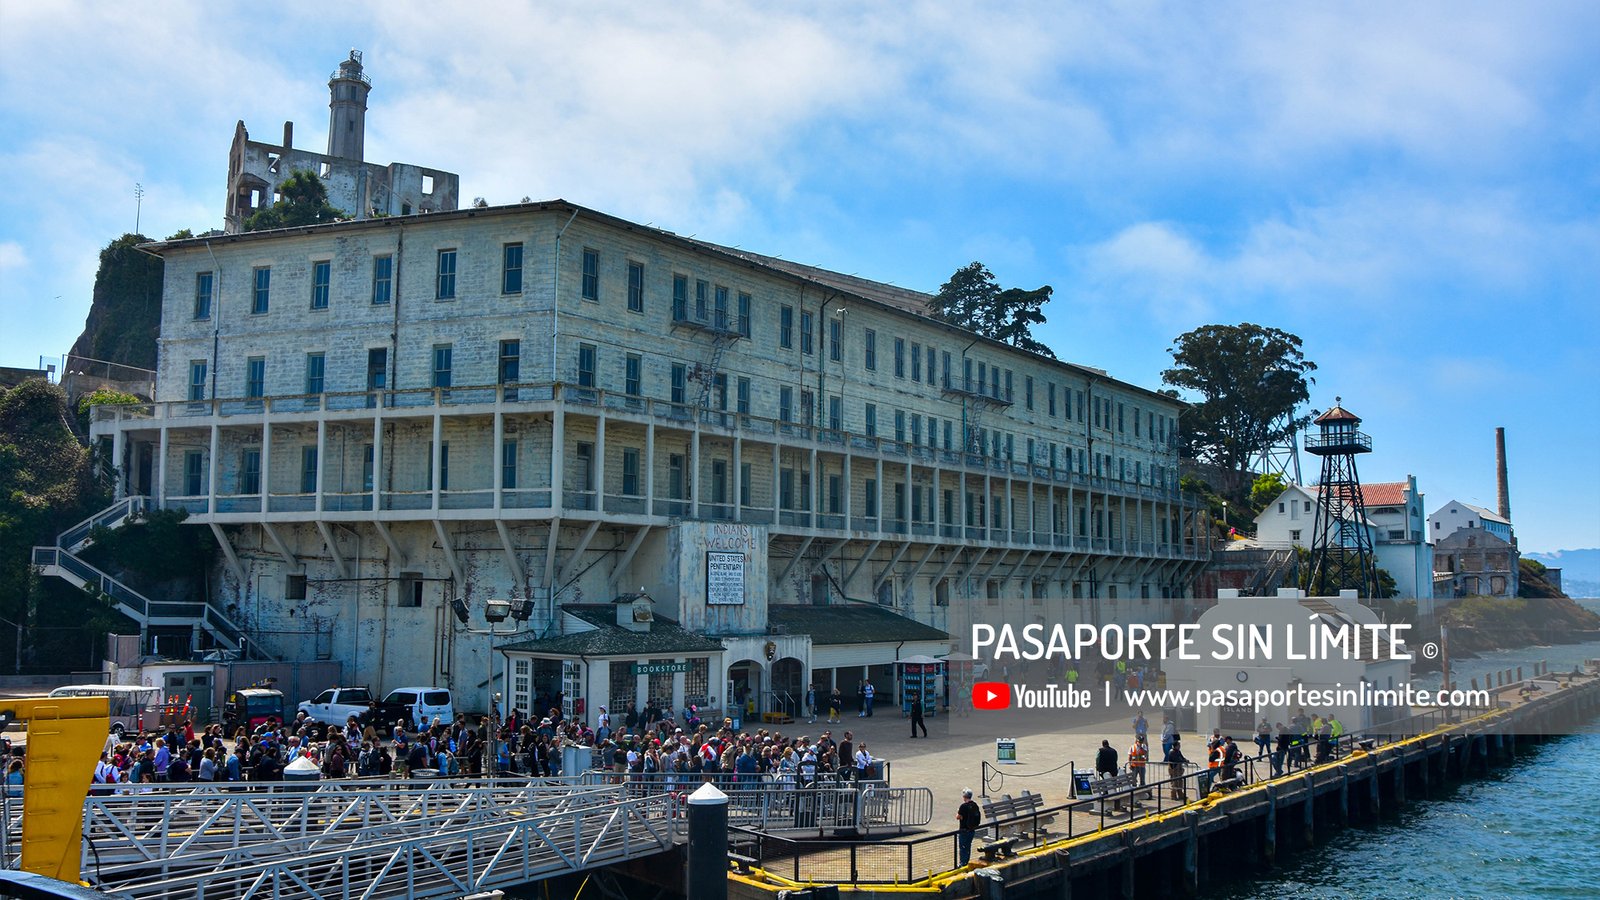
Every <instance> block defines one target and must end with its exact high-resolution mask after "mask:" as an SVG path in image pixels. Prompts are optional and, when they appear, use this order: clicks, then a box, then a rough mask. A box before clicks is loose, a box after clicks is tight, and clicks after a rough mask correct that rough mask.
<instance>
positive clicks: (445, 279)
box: [194, 243, 1171, 442]
mask: <svg viewBox="0 0 1600 900" xmlns="http://www.w3.org/2000/svg"><path fill="white" fill-rule="evenodd" d="M522 252H523V245H522V244H521V243H507V244H504V245H502V247H501V290H502V292H503V293H506V294H515V293H520V292H521V291H522ZM456 254H457V251H456V250H455V249H453V248H452V249H443V250H439V251H437V263H436V271H435V279H434V296H435V298H436V299H439V300H450V299H454V298H455V296H456V262H457V258H456ZM627 266H628V281H627V306H628V309H629V310H630V311H632V312H643V311H644V298H645V271H644V264H643V263H639V262H635V261H632V260H630V261H628V264H627ZM311 267H312V268H311V308H312V309H326V308H328V305H329V290H330V278H331V270H332V263H331V261H329V260H317V261H314V262H312V264H311ZM582 272H583V275H582V281H581V287H580V292H581V296H582V297H583V299H585V300H589V301H593V302H599V301H600V252H599V251H598V250H594V249H592V248H588V247H585V248H584V249H583V251H582ZM690 282H691V279H690V277H689V276H688V275H684V274H680V273H673V276H672V317H673V321H675V322H685V321H695V322H700V323H704V324H708V325H712V326H713V327H716V328H719V329H722V330H726V331H731V332H737V333H738V334H740V335H742V336H744V337H747V338H748V337H750V336H751V306H752V303H753V300H752V298H751V295H750V294H748V293H745V292H739V293H738V295H737V298H736V299H735V300H734V301H733V302H735V303H736V306H735V307H734V308H732V309H730V291H729V289H728V288H727V287H726V286H725V285H720V284H713V283H711V282H708V281H706V280H704V279H693V308H692V313H693V315H692V318H691V307H690V303H691V300H690ZM271 283H272V269H271V267H270V266H261V267H257V268H256V269H254V270H253V293H252V302H251V312H252V314H256V315H263V314H265V313H266V312H267V311H268V309H269V306H270V297H271ZM393 284H394V257H393V256H392V255H389V254H381V255H378V256H374V257H373V261H372V292H371V302H372V303H373V304H374V305H384V304H388V303H390V302H391V300H392V299H393ZM214 285H215V280H214V276H213V273H211V272H201V273H198V274H197V275H196V276H195V301H194V310H195V318H196V319H207V318H210V316H211V306H212V296H213V290H214ZM778 313H779V315H778V346H779V347H780V348H782V349H793V348H794V346H795V340H794V330H795V319H796V315H795V308H794V307H793V306H789V305H782V306H780V307H779V310H778ZM799 331H800V342H799V346H800V352H801V353H802V354H806V355H811V354H813V353H814V351H815V346H814V343H813V334H814V333H815V327H814V321H813V316H812V314H811V313H810V312H806V311H804V310H802V311H800V313H799ZM818 334H819V338H820V337H821V336H820V333H818ZM825 341H826V345H827V353H828V357H829V359H831V360H833V361H835V362H840V363H843V362H845V359H844V356H845V354H844V349H843V345H844V323H843V321H842V320H841V319H839V318H833V319H829V320H828V333H827V335H826V336H825ZM584 347H587V348H588V349H587V351H585V350H584V349H583V347H580V350H579V353H580V357H581V356H582V354H584V353H585V352H587V353H588V357H589V360H588V363H589V364H588V365H587V366H585V365H582V364H581V360H580V366H579V378H580V383H583V384H585V385H586V386H592V385H593V374H594V348H593V347H592V346H590V345H584ZM893 355H894V375H895V377H896V378H901V379H904V378H906V377H907V375H908V374H909V376H910V380H911V381H912V382H914V383H924V382H925V383H926V384H927V385H928V386H929V387H938V388H940V389H942V390H957V391H964V392H966V393H977V394H983V395H986V396H988V397H990V398H991V399H994V400H1004V401H1005V402H1007V403H1012V402H1015V396H1014V391H1013V388H1014V381H1015V375H1014V373H1013V372H1012V370H1010V369H1002V368H1001V367H1000V366H998V365H994V366H991V365H990V364H988V363H987V362H985V361H982V360H974V359H971V358H966V357H963V358H962V360H961V365H962V372H961V377H960V380H959V381H953V380H952V362H953V360H952V354H951V352H950V351H948V350H945V351H939V350H937V349H936V348H935V347H934V346H932V345H931V344H930V345H927V346H926V347H924V346H923V345H922V344H921V343H920V342H917V341H908V340H907V339H906V338H904V337H896V338H894V344H893ZM862 365H863V367H864V368H865V369H866V370H867V371H876V370H877V368H878V340H877V331H876V330H875V329H871V328H866V329H863V345H862ZM936 368H937V369H938V370H939V371H937V372H936ZM434 369H435V373H436V377H435V381H434V385H435V386H436V387H447V386H449V383H448V380H446V381H445V382H443V383H441V382H440V381H439V380H438V375H437V373H438V372H439V371H440V366H439V365H437V360H436V365H435V367H434ZM445 369H448V366H446V367H445ZM586 374H587V378H588V379H589V380H588V381H587V382H584V381H583V379H584V378H585V377H586ZM446 377H447V378H448V376H446ZM369 386H371V385H369ZM318 390H320V388H319V389H318ZM308 392H311V391H309V389H308ZM1057 394H1058V385H1057V384H1056V383H1054V382H1046V384H1045V391H1044V395H1045V401H1046V410H1047V412H1048V414H1049V415H1050V416H1051V417H1052V418H1054V417H1056V415H1057V409H1058V403H1057ZM1059 394H1060V404H1059V408H1060V410H1061V415H1062V417H1063V418H1065V419H1066V420H1069V421H1070V420H1073V419H1074V418H1076V420H1077V421H1078V422H1080V423H1082V422H1084V420H1085V418H1086V417H1087V418H1088V419H1089V420H1090V422H1091V423H1092V424H1093V425H1094V427H1096V428H1102V429H1106V430H1113V429H1114V430H1115V431H1116V432H1117V433H1119V434H1126V433H1127V431H1128V418H1129V417H1128V415H1127V413H1128V409H1127V406H1126V404H1125V403H1123V402H1122V401H1116V400H1113V398H1111V397H1102V396H1091V397H1089V398H1088V400H1089V402H1088V403H1087V404H1086V403H1085V397H1084V391H1082V390H1076V391H1075V390H1073V389H1072V388H1069V387H1067V386H1065V385H1061V386H1059ZM251 396H254V395H251ZM1074 396H1076V400H1077V403H1076V416H1074V403H1073V401H1074ZM680 402H681V401H680ZM1023 403H1024V405H1025V407H1026V408H1027V409H1028V410H1030V411H1031V410H1033V409H1035V390H1034V378H1033V376H1031V375H1028V376H1025V377H1024V378H1023ZM1086 409H1087V410H1089V412H1088V413H1087V414H1086ZM1132 420H1133V421H1132V426H1133V429H1132V430H1133V434H1134V437H1136V438H1137V437H1143V436H1145V435H1146V434H1148V435H1149V437H1150V438H1152V439H1154V440H1157V441H1161V442H1166V441H1167V440H1168V433H1169V426H1170V424H1171V420H1170V419H1169V418H1168V417H1167V416H1165V415H1159V414H1157V413H1155V412H1154V411H1150V410H1146V411H1144V415H1143V416H1141V414H1140V410H1139V409H1138V408H1137V407H1134V408H1133V410H1132Z"/></svg>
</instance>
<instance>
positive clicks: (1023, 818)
mask: <svg viewBox="0 0 1600 900" xmlns="http://www.w3.org/2000/svg"><path fill="white" fill-rule="evenodd" d="M1043 810H1044V796H1043V795H1041V794H1035V793H1033V792H1032V791H1023V792H1022V796H1021V797H1016V798H1013V797H1012V796H1011V795H1010V794H1002V795H1001V796H1000V799H998V800H989V799H986V800H984V801H983V815H984V818H986V819H988V820H989V824H990V825H991V826H992V827H993V828H994V832H995V840H996V842H1000V837H1001V830H1002V829H1010V830H1011V831H1012V833H1013V835H1025V834H1030V833H1034V832H1035V830H1036V832H1037V834H1038V835H1044V834H1046V833H1048V829H1047V828H1046V826H1048V825H1049V824H1050V823H1052V822H1054V821H1055V820H1056V814H1055V813H1053V812H1043ZM1007 820H1016V821H1007Z"/></svg>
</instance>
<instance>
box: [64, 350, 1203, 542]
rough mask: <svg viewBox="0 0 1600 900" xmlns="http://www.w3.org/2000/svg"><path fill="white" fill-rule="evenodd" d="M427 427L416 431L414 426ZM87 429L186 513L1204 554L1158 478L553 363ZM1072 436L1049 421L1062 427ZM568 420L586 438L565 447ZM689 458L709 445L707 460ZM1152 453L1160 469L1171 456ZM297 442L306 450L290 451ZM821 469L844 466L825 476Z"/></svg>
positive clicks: (1195, 507)
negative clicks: (703, 399)
mask: <svg viewBox="0 0 1600 900" xmlns="http://www.w3.org/2000/svg"><path fill="white" fill-rule="evenodd" d="M388 425H408V426H409V427H410V428H411V429H412V431H411V432H409V433H410V434H412V435H413V436H414V437H412V438H408V439H405V440H401V439H397V438H395V437H394V436H392V435H391V436H389V437H387V438H386V437H385V434H386V431H385V426H388ZM430 433H431V439H432V440H431V443H432V450H431V451H430V450H427V449H422V447H420V446H419V445H424V446H425V445H427V444H428V439H427V436H428V435H429V434H430ZM91 434H92V435H93V436H94V437H96V438H97V439H109V440H110V441H111V442H112V443H113V458H115V459H117V460H119V461H121V466H120V468H121V474H120V477H119V493H120V494H124V495H126V494H149V495H152V496H154V497H155V498H156V504H157V505H158V506H160V507H162V508H166V509H183V510H186V511H187V512H188V513H189V515H190V516H191V520H192V521H194V522H196V523H211V524H219V525H220V524H229V523H247V522H261V521H268V522H311V521H363V520H372V519H379V520H387V521H410V520H435V519H443V520H485V519H489V520H551V519H560V520H562V521H572V522H580V521H585V520H602V521H605V522H607V523H613V524H617V525H625V526H626V525H634V526H642V525H651V526H660V525H663V524H668V523H670V521H671V520H672V519H679V518H683V519H699V520H714V521H730V522H743V523H749V524H762V525H768V526H771V527H772V530H773V533H774V534H778V535H793V536H815V537H818V538H833V539H846V540H901V541H905V540H910V541H913V542H918V543H982V544H988V545H992V546H1009V547H1016V548H1022V549H1046V550H1049V549H1055V550H1063V551H1076V552H1091V553H1093V552H1099V553H1108V554H1133V555H1142V556H1143V555H1148V556H1154V557H1165V558H1172V559H1198V558H1204V557H1205V556H1206V555H1207V554H1206V548H1205V546H1204V542H1203V540H1201V539H1200V537H1199V536H1200V535H1201V534H1203V528H1202V526H1201V523H1200V519H1201V518H1202V515H1201V512H1202V507H1201V505H1200V502H1199V501H1198V499H1197V498H1196V497H1194V496H1193V495H1190V494H1184V493H1182V492H1180V491H1179V490H1177V489H1176V487H1175V486H1173V485H1171V484H1151V483H1139V482H1134V481H1123V480H1120V479H1115V478H1108V477H1103V476H1094V475H1090V474H1086V473H1082V472H1076V471H1072V470H1069V469H1065V468H1059V467H1054V466H1051V465H1048V464H1046V462H1045V461H1043V460H1033V461H1029V460H1018V459H1006V458H997V457H994V456H990V455H987V454H980V453H975V452H970V451H963V450H961V449H947V448H944V447H935V446H929V445H928V444H925V443H917V442H911V441H904V440H894V439H890V438H885V437H882V436H871V435H866V434H861V433H857V432H852V431H847V430H844V429H843V428H830V427H822V426H819V425H818V424H815V423H814V422H806V421H788V420H783V419H777V418H771V417H767V416H760V415H754V414H750V413H741V412H739V411H737V410H725V409H720V408H718V409H712V408H705V407H699V406H696V405H693V404H690V403H686V402H674V401H671V400H662V399H659V398H653V397H646V396H640V395H634V394H628V393H619V392H615V391H609V390H603V389H600V388H594V387H588V386H583V385H574V384H565V383H550V382H544V383H525V384H502V385H477V386H464V387H454V386H452V387H435V388H421V389H373V390H364V391H353V392H324V393H316V394H302V395H269V396H264V397H245V398H228V399H216V400H212V399H206V400H181V401H160V402H155V403H143V404H133V405H116V406H113V405H102V406H97V407H95V408H94V410H93V412H92V415H91ZM417 435H420V436H417ZM519 435H520V436H522V437H523V439H531V438H534V437H535V436H536V435H542V437H541V438H539V440H541V441H542V443H541V444H540V446H541V447H542V448H543V449H542V451H539V452H542V453H543V455H544V456H545V457H547V459H544V460H536V459H528V460H525V461H524V463H523V465H524V467H525V468H523V469H521V470H520V471H518V470H515V468H514V467H508V466H506V465H503V464H502V463H503V461H502V460H501V459H499V457H498V454H499V452H500V449H499V448H503V447H504V445H505V442H506V441H507V440H508V439H515V438H516V436H519ZM608 435H609V436H610V439H611V441H612V443H613V450H615V449H616V445H617V444H619V443H620V444H625V445H626V446H628V447H629V448H630V452H631V453H634V454H637V455H636V456H635V457H634V462H633V464H632V465H633V468H632V470H631V472H624V471H622V469H623V468H624V466H622V465H620V464H619V463H618V461H617V459H616V454H615V453H613V454H611V455H610V456H609V457H608V454H607V452H606V441H607V437H608ZM1070 437H1071V434H1069V433H1065V432H1063V433H1062V434H1061V438H1062V444H1063V445H1065V444H1066V443H1067V441H1068V440H1069V439H1070ZM336 438H337V446H335V443H336V441H335V439H336ZM446 438H448V440H446ZM579 440H581V441H583V442H584V446H586V447H588V450H587V451H586V453H587V455H586V456H584V457H583V458H582V459H581V460H580V459H579V458H577V457H578V456H579V454H577V453H575V452H574V446H575V443H574V442H575V441H579ZM351 442H356V445H357V446H359V445H360V444H361V443H363V442H364V443H365V445H366V446H367V447H368V449H367V451H366V452H367V453H368V458H367V459H366V460H363V461H358V462H355V463H352V461H351V456H350V450H349V449H348V448H347V445H349V444H351ZM667 442H671V443H672V445H673V446H674V447H676V448H681V449H685V450H687V453H686V454H685V456H687V460H688V461H687V462H686V463H685V462H683V461H682V458H681V457H680V461H679V462H676V463H673V465H678V466H681V467H682V473H681V475H679V476H674V477H668V472H667V465H668V463H667V459H666V457H667V454H666V453H665V452H664V451H663V449H662V445H663V444H665V443H667ZM446 443H448V444H449V445H450V447H449V451H448V453H447V454H446V453H441V452H440V449H441V447H442V446H443V445H444V444H446ZM240 447H244V448H255V452H256V453H258V454H259V457H258V459H257V463H258V468H257V469H256V470H255V471H254V473H252V474H248V475H247V474H245V473H241V472H240V471H239V469H240V465H241V463H240V454H239V451H238V448H240ZM307 447H315V448H316V453H315V454H314V455H312V454H307V453H305V449H304V448H307ZM184 448H188V449H189V452H191V454H194V456H191V459H193V458H196V457H198V458H201V459H203V462H202V464H201V465H202V467H203V470H202V471H199V472H197V471H193V470H192V469H191V470H186V462H185V460H184V459H181V458H179V457H180V451H182V450H183V449H184ZM1129 449H1130V450H1131V451H1134V452H1152V451H1151V448H1149V447H1141V446H1138V445H1133V446H1130V447H1129ZM141 454H142V455H141ZM286 454H297V455H295V456H294V457H293V458H292V459H289V458H287V457H286ZM402 456H403V457H404V458H405V460H406V462H405V463H404V464H400V463H397V462H396V461H397V460H399V459H401V457H402ZM275 457H276V462H275V461H274V458H275ZM705 458H719V459H722V460H723V465H724V468H723V469H721V470H720V473H719V474H718V476H717V478H715V479H713V478H711V477H709V474H708V473H709V472H711V471H713V470H712V467H711V466H710V465H708V464H706V461H705ZM445 459H448V462H445ZM608 459H609V460H610V461H609V462H608ZM1160 459H1161V462H1162V464H1163V467H1164V468H1167V469H1168V470H1169V471H1171V472H1174V473H1175V472H1176V469H1177V465H1176V462H1177V461H1176V459H1175V458H1168V457H1166V456H1164V455H1163V456H1160ZM302 460H310V462H307V463H306V466H305V468H303V469H301V468H297V467H298V466H300V464H301V461H302ZM751 461H755V462H756V464H757V465H758V467H759V470H760V471H761V473H762V477H761V478H759V479H757V478H754V477H751V478H750V481H752V482H759V483H757V484H742V483H741V480H742V479H743V477H744V476H743V469H744V468H745V467H744V466H742V465H741V463H750V462H751ZM536 462H537V463H539V465H534V463H536ZM580 463H581V465H582V466H583V467H584V468H583V469H582V471H581V472H579V471H577V467H578V465H579V464H580ZM430 467H431V468H430ZM447 467H448V475H447V472H446V468H447ZM783 469H792V470H794V471H796V472H805V473H807V476H808V477H807V479H806V483H807V484H808V485H809V488H808V489H800V490H796V486H794V485H791V486H790V487H788V488H782V487H780V484H779V476H780V470H783ZM829 473H832V474H834V475H838V476H842V479H843V481H842V486H843V487H842V489H839V490H838V491H837V492H836V493H834V494H832V495H830V493H829V489H828V487H827V486H826V484H825V481H826V475H827V474H829ZM869 479H870V480H869ZM451 482H454V483H451ZM864 485H871V486H872V487H871V488H864V487H863V486H864ZM910 485H916V487H917V488H918V489H920V490H921V491H922V492H925V495H926V497H927V503H926V504H920V503H909V502H906V498H904V497H900V498H896V497H893V496H892V491H891V487H905V486H910ZM196 487H198V488H199V490H195V488H196ZM864 491H865V492H866V493H872V492H874V491H875V495H874V496H870V497H869V496H866V493H864ZM907 493H910V491H909V490H908V491H907ZM838 494H842V495H843V496H842V497H841V496H838ZM946 498H953V500H947V499H946ZM974 498H977V499H974ZM897 507H898V508H897ZM1102 516H1103V518H1102Z"/></svg>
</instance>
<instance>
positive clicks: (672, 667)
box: [628, 662, 689, 678]
mask: <svg viewBox="0 0 1600 900" xmlns="http://www.w3.org/2000/svg"><path fill="white" fill-rule="evenodd" d="M687 671H689V664H688V663H686V662H670V663H634V664H632V665H630V666H629V667H628V673H629V674H630V675H632V676H633V677H635V678H637V677H639V676H640V675H676V674H678V673H679V672H687Z"/></svg>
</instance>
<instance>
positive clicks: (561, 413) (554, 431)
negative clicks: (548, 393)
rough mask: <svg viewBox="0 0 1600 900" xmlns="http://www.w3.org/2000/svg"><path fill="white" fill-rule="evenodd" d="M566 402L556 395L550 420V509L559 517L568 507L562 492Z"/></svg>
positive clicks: (564, 480)
mask: <svg viewBox="0 0 1600 900" xmlns="http://www.w3.org/2000/svg"><path fill="white" fill-rule="evenodd" d="M565 402H566V401H565V400H564V399H563V398H562V397H561V395H560V394H559V393H558V394H557V395H556V412H555V415H554V416H552V417H551V418H550V508H551V509H553V510H555V511H556V513H557V515H559V514H560V512H561V510H562V509H564V508H565V506H566V499H565V497H563V496H562V491H563V490H564V488H565V487H566V481H567V477H566V476H567V409H566V406H564V405H563V404H564V403H565Z"/></svg>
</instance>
